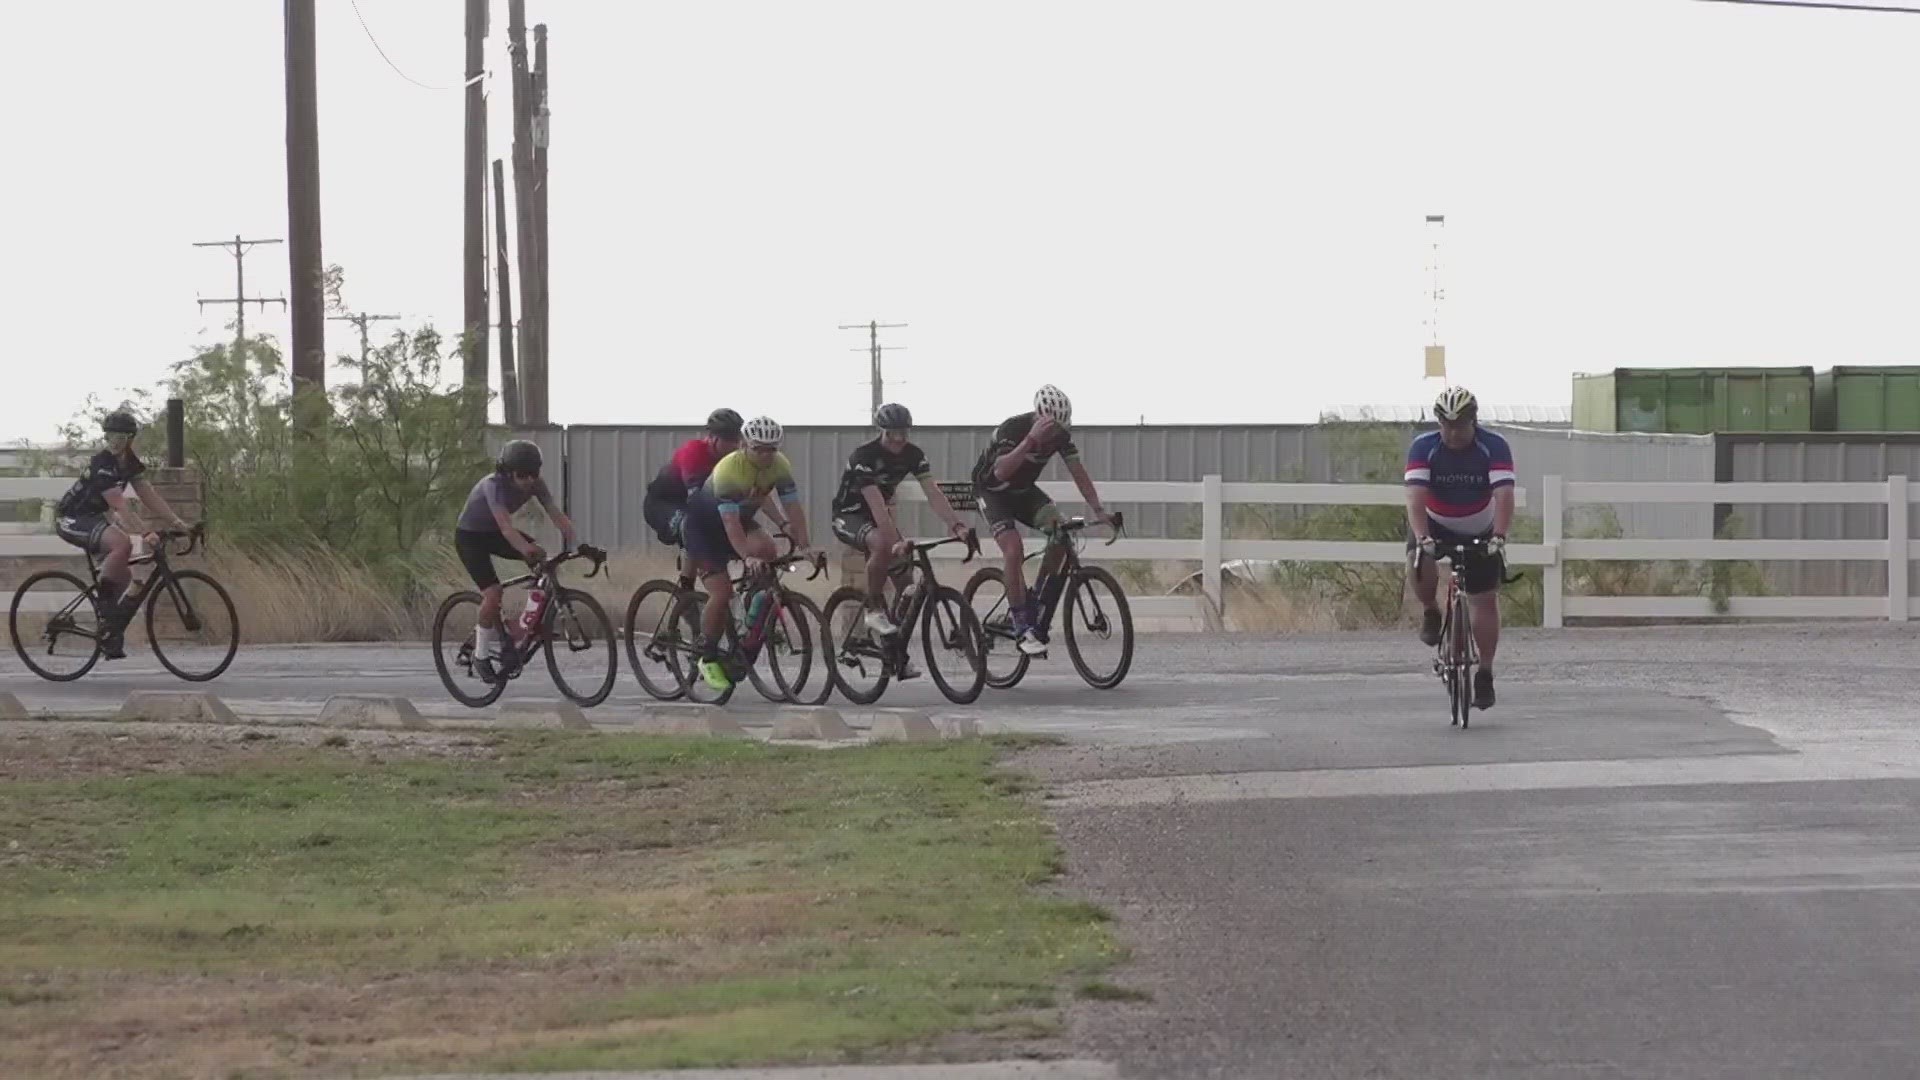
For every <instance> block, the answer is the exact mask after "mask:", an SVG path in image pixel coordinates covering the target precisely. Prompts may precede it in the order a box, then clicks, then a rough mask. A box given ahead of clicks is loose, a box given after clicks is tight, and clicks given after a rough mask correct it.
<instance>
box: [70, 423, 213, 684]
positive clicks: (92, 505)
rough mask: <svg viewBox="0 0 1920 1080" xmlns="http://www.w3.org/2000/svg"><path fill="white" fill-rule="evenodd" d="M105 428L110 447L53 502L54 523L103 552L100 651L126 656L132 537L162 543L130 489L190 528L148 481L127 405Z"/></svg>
mask: <svg viewBox="0 0 1920 1080" xmlns="http://www.w3.org/2000/svg"><path fill="white" fill-rule="evenodd" d="M100 431H101V434H102V435H104V436H105V440H106V444H107V448H106V449H105V450H102V451H100V452H99V453H97V454H95V455H93V457H92V458H91V459H89V460H88V462H87V471H86V473H85V474H84V475H82V476H81V477H80V478H79V479H78V480H75V481H74V482H73V486H72V487H70V488H68V489H67V493H66V494H65V495H62V496H60V501H59V502H58V503H56V504H55V505H54V523H53V528H54V531H55V532H56V533H58V534H59V535H60V539H62V540H65V541H66V542H67V543H69V544H72V545H73V546H74V547H77V548H79V549H81V550H82V551H85V552H87V553H88V554H90V555H97V556H100V557H101V563H100V585H99V588H98V590H97V596H98V604H99V610H100V618H101V619H103V620H104V621H105V625H103V626H101V627H100V655H102V656H104V657H106V658H107V659H109V660H118V659H120V658H122V657H124V656H126V655H127V652H126V645H125V634H126V627H127V623H128V622H130V621H132V619H133V616H134V612H135V608H134V606H133V605H129V604H123V603H122V602H121V600H122V598H124V597H125V596H126V593H127V587H128V586H129V585H131V584H132V583H133V569H132V567H131V566H130V565H129V560H130V559H132V557H133V540H132V537H134V536H139V537H141V538H142V539H143V540H144V541H145V542H146V545H147V547H148V548H153V547H156V546H158V544H159V542H160V538H159V536H158V535H157V534H155V533H154V532H152V531H151V530H149V529H148V528H147V525H146V523H145V522H144V521H142V520H141V518H140V516H139V515H138V514H135V513H134V512H133V508H132V507H130V506H128V505H127V494H126V489H127V488H129V487H131V488H132V489H133V493H134V495H136V496H138V497H139V499H140V505H141V506H142V507H145V508H148V509H151V510H153V511H156V512H158V513H159V514H161V515H163V516H165V517H166V518H167V520H168V521H169V522H171V523H172V525H173V527H174V528H176V529H185V528H186V527H187V523H186V522H184V521H181V520H180V515H178V514H176V513H174V512H173V508H172V507H170V506H168V505H167V501H166V500H165V499H162V498H161V497H160V493H159V492H157V491H155V490H153V485H152V484H149V483H148V482H147V478H146V476H147V465H146V462H143V461H141V460H140V457H139V455H138V454H135V453H134V452H133V440H134V438H135V436H137V435H139V434H140V424H139V421H137V420H135V419H134V418H133V414H132V413H130V412H127V411H125V410H116V411H114V412H110V413H108V414H107V415H106V416H105V417H104V418H103V419H102V420H101V421H100Z"/></svg>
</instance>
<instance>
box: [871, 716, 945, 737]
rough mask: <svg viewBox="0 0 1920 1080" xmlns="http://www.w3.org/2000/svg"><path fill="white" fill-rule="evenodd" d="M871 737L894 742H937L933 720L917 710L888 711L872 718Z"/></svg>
mask: <svg viewBox="0 0 1920 1080" xmlns="http://www.w3.org/2000/svg"><path fill="white" fill-rule="evenodd" d="M873 737H874V738H875V739H876V740H887V741H895V742H938V741H939V740H940V729H939V728H937V727H934V726H933V718H932V717H930V716H928V715H927V714H926V713H924V712H921V711H919V710H917V709H889V710H886V711H884V712H881V713H879V714H878V715H876V716H875V717H874V718H873Z"/></svg>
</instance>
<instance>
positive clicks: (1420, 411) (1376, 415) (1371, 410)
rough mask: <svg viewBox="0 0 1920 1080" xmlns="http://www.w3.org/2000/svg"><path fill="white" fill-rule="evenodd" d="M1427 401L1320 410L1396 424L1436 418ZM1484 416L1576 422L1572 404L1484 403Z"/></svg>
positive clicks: (1495, 420) (1339, 417)
mask: <svg viewBox="0 0 1920 1080" xmlns="http://www.w3.org/2000/svg"><path fill="white" fill-rule="evenodd" d="M1429 408H1430V406H1427V405H1329V406H1327V407H1326V408H1324V409H1321V410H1320V418H1321V419H1322V420H1335V421H1343V422H1348V423H1354V422H1364V421H1374V422H1385V423H1395V424H1423V423H1429V422H1431V421H1432V419H1433V418H1432V416H1431V415H1429V413H1428V409H1429ZM1480 419H1482V420H1485V421H1486V422H1487V423H1489V424H1572V423H1573V406H1571V405H1493V404H1486V403H1483V404H1482V405H1481V406H1480Z"/></svg>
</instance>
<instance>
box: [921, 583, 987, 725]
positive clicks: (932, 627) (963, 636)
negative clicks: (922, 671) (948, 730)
mask: <svg viewBox="0 0 1920 1080" xmlns="http://www.w3.org/2000/svg"><path fill="white" fill-rule="evenodd" d="M920 648H921V649H922V651H924V652H925V653H926V657H927V674H929V675H931V676H933V684H934V685H935V686H938V687H939V688H940V692H941V693H942V694H945V695H947V700H948V701H951V702H953V703H954V704H955V705H969V704H972V703H973V701H974V700H975V699H977V698H978V697H979V696H980V691H981V690H982V689H983V688H984V687H985V686H986V685H987V665H986V661H985V660H984V659H982V657H981V656H980V620H979V618H978V617H977V616H975V615H974V613H973V609H972V608H970V607H968V606H967V600H966V598H965V597H963V596H961V595H960V590H959V589H956V588H954V587H953V586H951V585H942V586H940V587H939V588H938V589H936V590H934V593H933V596H932V598H931V599H930V602H929V603H928V604H927V605H926V606H925V607H924V608H922V609H921V611H920ZM943 663H947V664H955V665H957V666H956V667H955V669H954V670H953V671H952V672H948V671H946V670H944V669H943V668H942V664H943Z"/></svg>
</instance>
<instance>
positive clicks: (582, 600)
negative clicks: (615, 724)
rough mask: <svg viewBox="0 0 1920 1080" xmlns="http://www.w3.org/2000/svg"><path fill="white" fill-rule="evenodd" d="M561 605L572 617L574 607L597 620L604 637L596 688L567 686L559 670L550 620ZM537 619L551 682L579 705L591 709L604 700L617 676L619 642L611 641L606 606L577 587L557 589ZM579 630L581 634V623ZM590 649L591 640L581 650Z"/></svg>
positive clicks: (557, 617)
mask: <svg viewBox="0 0 1920 1080" xmlns="http://www.w3.org/2000/svg"><path fill="white" fill-rule="evenodd" d="M563 608H571V609H574V612H575V618H576V619H577V618H578V617H579V615H578V609H580V608H585V609H586V610H587V611H588V612H589V613H590V614H591V615H592V616H593V617H594V618H596V619H598V620H600V628H601V630H602V631H603V632H604V633H605V634H606V637H607V674H606V677H605V678H603V679H601V680H600V685H599V686H598V688H595V689H591V690H589V691H586V692H582V691H581V690H579V689H577V688H575V687H573V686H569V685H568V684H567V679H566V676H564V675H562V674H560V659H559V657H558V656H556V655H555V654H554V624H555V623H556V622H557V621H558V619H559V617H560V612H561V610H562V609H563ZM541 622H542V624H543V627H542V629H543V633H542V635H541V637H542V640H541V643H540V650H541V651H542V652H544V653H546V654H547V674H549V675H551V676H553V685H554V686H556V687H558V688H559V690H560V693H562V694H564V695H566V697H567V700H569V701H572V702H573V703H574V704H576V705H578V706H580V707H581V708H583V709H591V708H593V707H594V706H595V705H598V704H600V703H601V702H603V701H605V700H607V695H608V694H611V693H613V684H614V682H615V681H617V680H618V679H619V678H620V646H619V644H618V643H616V642H615V641H614V637H615V634H614V629H613V620H612V619H609V618H607V609H606V608H603V607H601V606H600V601H598V600H596V599H594V597H593V594H592V593H586V592H581V591H580V590H579V589H560V590H558V591H557V592H556V593H555V594H554V598H553V602H550V603H548V604H547V610H546V611H545V612H543V613H542V615H541ZM581 630H582V634H583V635H584V634H585V632H586V629H585V627H582V628H581ZM568 647H569V648H570V646H568ZM593 650H594V646H593V644H592V642H588V645H587V648H586V649H585V650H582V651H584V652H591V651H593Z"/></svg>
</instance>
